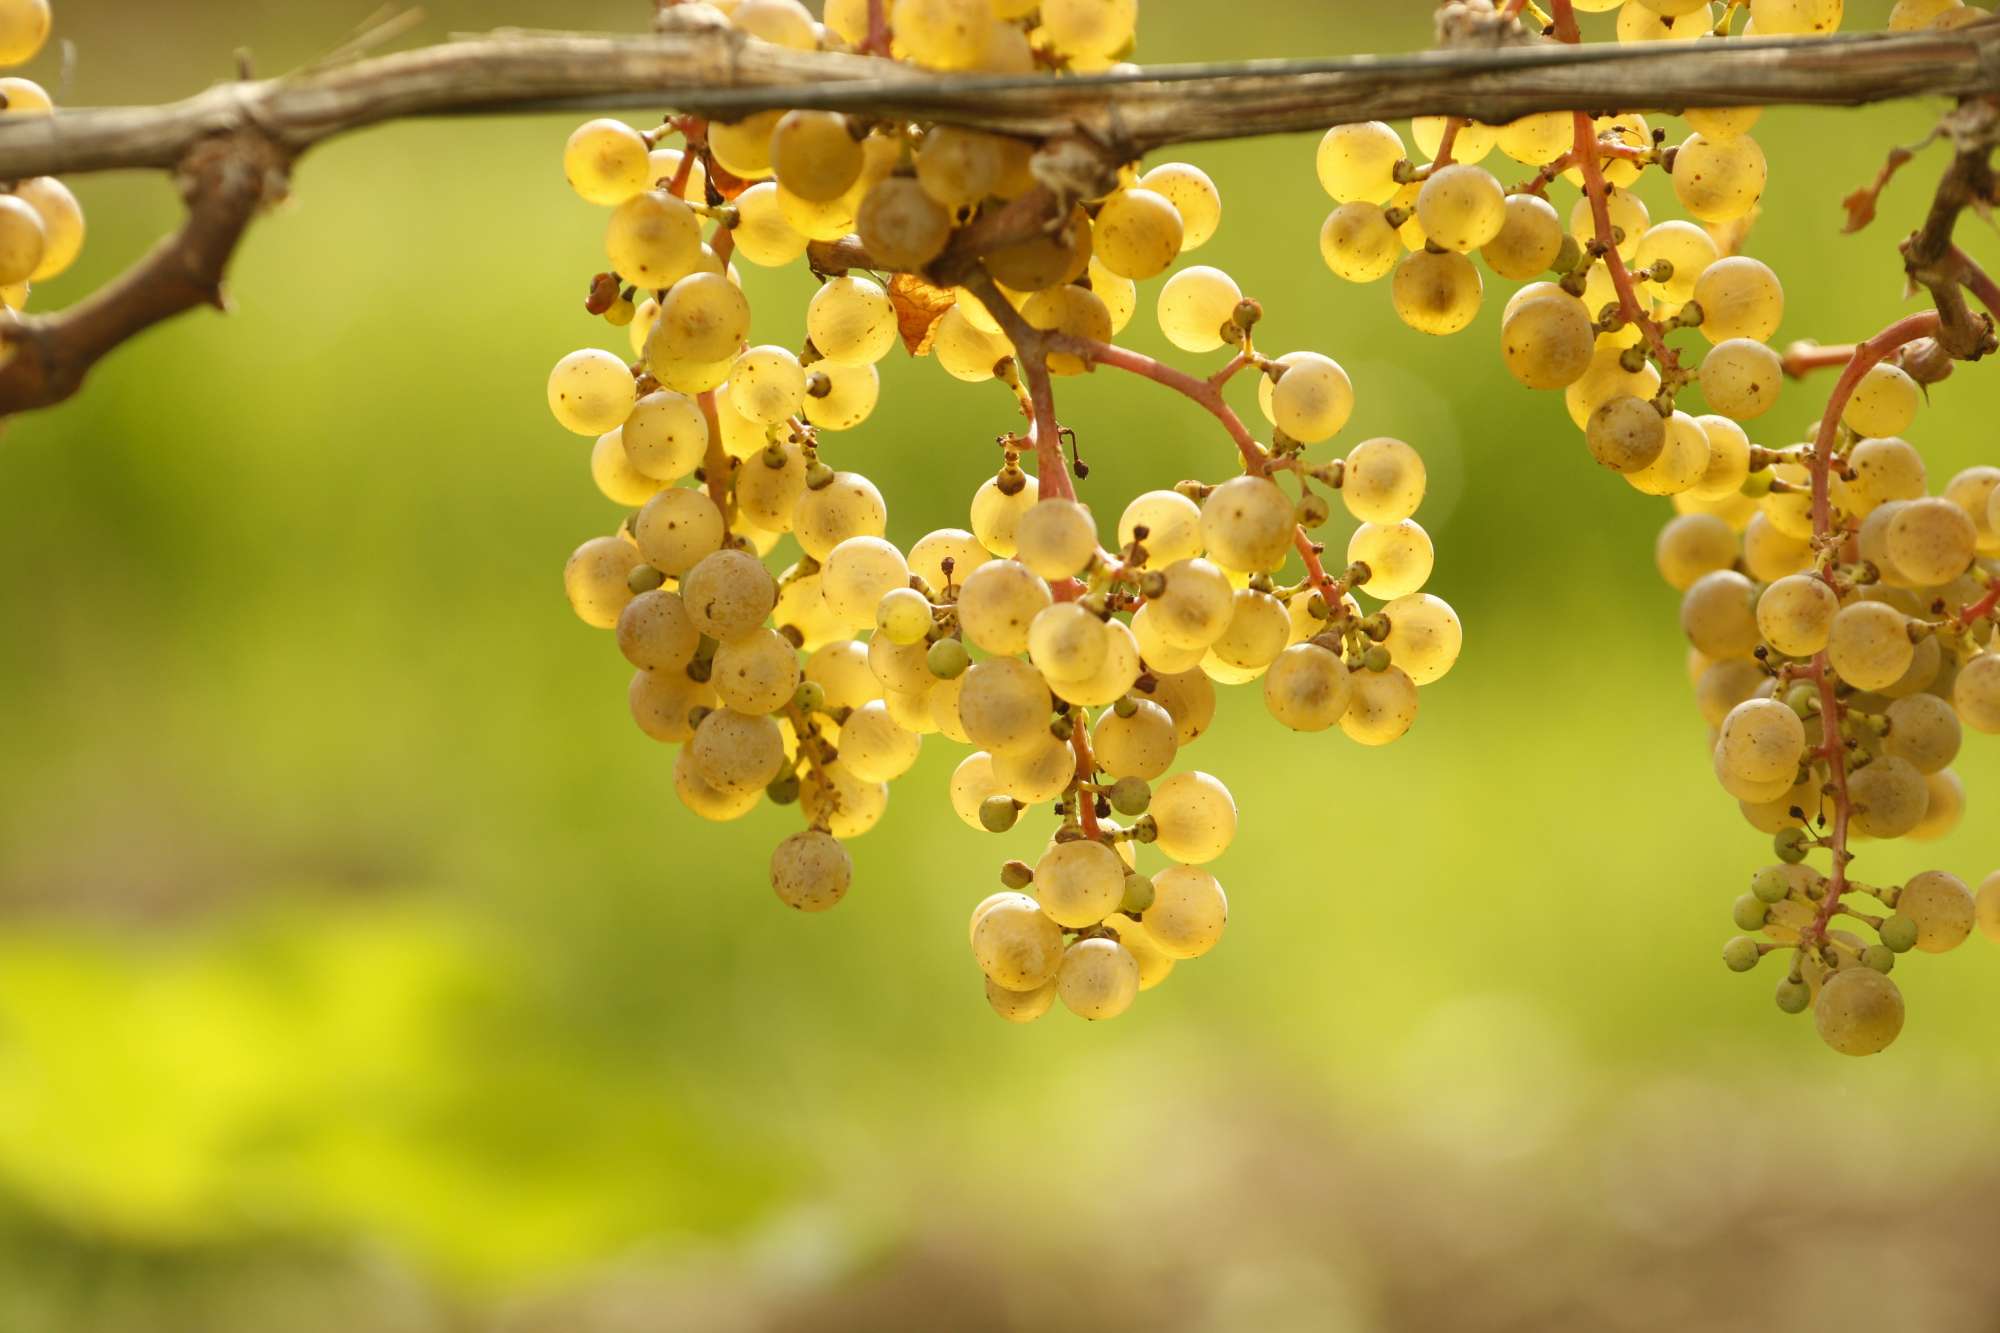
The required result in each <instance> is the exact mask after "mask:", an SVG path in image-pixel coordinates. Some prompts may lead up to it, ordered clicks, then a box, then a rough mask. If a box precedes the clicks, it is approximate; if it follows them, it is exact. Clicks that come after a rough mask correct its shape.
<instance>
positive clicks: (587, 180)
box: [0, 28, 652, 205]
mask: <svg viewBox="0 0 2000 1333" xmlns="http://www.w3.org/2000/svg"><path fill="white" fill-rule="evenodd" d="M5 37H6V32H5V30H4V28H0V43H4V41H5ZM649 151H650V150H648V149H647V147H646V141H645V139H644V138H642V137H641V136H640V134H639V131H637V130H635V129H633V128H632V127H631V126H630V125H627V124H625V123H624V122H623V121H617V120H610V119H599V120H589V121H585V122H584V123H583V124H581V125H579V126H577V127H576V129H575V130H573V131H571V133H570V136H569V142H567V143H565V144H564V145H563V177H564V179H566V180H568V181H569V184H570V188H571V189H573V190H575V191H576V192H577V195H578V196H579V197H580V198H582V199H583V200H584V201H585V202H586V203H592V204H605V205H616V204H622V203H624V202H625V201H626V200H627V199H630V198H631V197H632V196H633V195H635V194H638V193H639V192H640V191H642V190H644V189H645V188H646V187H647V186H648V185H650V184H651V183H652V172H651V170H650V168H651V161H650V157H649Z"/></svg>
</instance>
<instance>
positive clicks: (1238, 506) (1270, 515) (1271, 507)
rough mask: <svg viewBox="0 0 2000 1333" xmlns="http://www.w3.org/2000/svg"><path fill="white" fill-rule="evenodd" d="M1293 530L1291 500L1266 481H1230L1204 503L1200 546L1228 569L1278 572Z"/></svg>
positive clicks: (1273, 483)
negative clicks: (1202, 545) (1201, 543)
mask: <svg viewBox="0 0 2000 1333" xmlns="http://www.w3.org/2000/svg"><path fill="white" fill-rule="evenodd" d="M1295 530H1296V528H1295V523H1294V518H1293V508H1292V502H1291V500H1290V499H1288V498H1287V497H1286V495H1285V493H1284V492H1283V491H1282V490H1280V489H1278V485H1277V483H1276V482H1274V481H1272V480H1271V479H1270V478H1268V477H1251V476H1243V477H1232V478H1230V479H1229V480H1228V481H1225V482H1223V483H1222V485H1220V486H1217V487H1216V488H1215V489H1214V490H1213V491H1211V492H1209V495H1208V498H1207V499H1206V500H1205V501H1203V502H1202V506H1201V536H1202V542H1203V544H1204V545H1205V546H1206V547H1207V548H1208V553H1209V556H1210V557H1211V558H1212V559H1213V560H1214V561H1215V563H1216V564H1218V565H1221V566H1223V567H1224V568H1226V569H1235V570H1241V571H1243V572H1245V573H1257V572H1260V571H1269V570H1276V569H1278V568H1280V567H1281V566H1283V564H1284V563H1285V559H1286V557H1287V556H1288V555H1289V554H1290V553H1291V549H1292V538H1293V533H1294V532H1295ZM1412 591H1414V590H1412Z"/></svg>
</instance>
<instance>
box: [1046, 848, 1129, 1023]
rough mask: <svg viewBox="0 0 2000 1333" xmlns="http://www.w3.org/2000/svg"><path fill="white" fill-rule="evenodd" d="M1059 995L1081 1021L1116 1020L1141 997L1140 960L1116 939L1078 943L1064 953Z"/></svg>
mask: <svg viewBox="0 0 2000 1333" xmlns="http://www.w3.org/2000/svg"><path fill="white" fill-rule="evenodd" d="M1071 845H1072V846H1075V845H1078V844H1071ZM1114 859H1115V858H1114ZM1056 993H1057V994H1058V995H1060V996H1061V997H1062V1002H1063V1005H1064V1007H1066V1008H1067V1009H1068V1010H1069V1011H1070V1012H1071V1013H1073V1014H1075V1015H1076V1016H1077V1017H1079V1018H1091V1019H1096V1018H1116V1017H1117V1016H1118V1015H1120V1014H1122V1013H1124V1012H1125V1011H1126V1010H1127V1009H1129V1008H1131V1007H1132V1001H1133V999H1134V998H1135V997H1136V996H1137V995H1138V994H1139V962H1138V959H1136V958H1134V957H1133V956H1132V954H1131V953H1130V952H1129V951H1128V950H1127V949H1126V948H1125V946H1124V945H1122V944H1120V943H1118V942H1117V941H1115V940H1108V939H1102V938H1094V939H1087V940H1078V941H1077V942H1076V943H1075V944H1072V945H1070V946H1069V948H1068V949H1067V950H1066V951H1065V952H1064V953H1063V960H1062V967H1061V969H1060V971H1058V973H1057V974H1056Z"/></svg>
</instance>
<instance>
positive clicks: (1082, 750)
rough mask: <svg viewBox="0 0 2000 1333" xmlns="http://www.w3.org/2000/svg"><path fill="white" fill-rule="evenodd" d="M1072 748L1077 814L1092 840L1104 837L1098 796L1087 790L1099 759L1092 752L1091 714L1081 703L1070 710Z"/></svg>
mask: <svg viewBox="0 0 2000 1333" xmlns="http://www.w3.org/2000/svg"><path fill="white" fill-rule="evenodd" d="M1070 721H1071V722H1072V723H1073V724H1074V725H1072V726H1071V727H1070V732H1069V743H1070V748H1071V749H1073V750H1075V751H1076V797H1075V800H1076V816H1077V819H1078V821H1079V822H1081V823H1082V825H1083V832H1084V835H1085V836H1086V837H1088V838H1089V839H1090V840H1091V841H1093V842H1096V841H1099V840H1101V839H1102V837H1103V832H1102V830H1101V829H1100V827H1099V825H1098V823H1097V798H1096V797H1095V796H1093V795H1091V794H1090V792H1088V791H1086V790H1085V787H1086V786H1087V785H1088V784H1089V782H1090V780H1091V779H1092V778H1094V777H1096V776H1097V759H1096V757H1095V756H1094V755H1092V754H1091V752H1090V714H1089V713H1088V712H1087V711H1085V709H1084V708H1083V707H1082V706H1081V705H1076V706H1073V707H1072V708H1071V710H1070Z"/></svg>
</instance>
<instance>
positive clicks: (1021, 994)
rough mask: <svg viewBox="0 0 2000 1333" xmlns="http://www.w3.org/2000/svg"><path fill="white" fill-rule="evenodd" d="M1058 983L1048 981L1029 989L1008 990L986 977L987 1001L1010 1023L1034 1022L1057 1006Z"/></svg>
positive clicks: (994, 1010)
mask: <svg viewBox="0 0 2000 1333" xmlns="http://www.w3.org/2000/svg"><path fill="white" fill-rule="evenodd" d="M1055 1002H1056V983H1055V982H1053V981H1050V982H1046V983H1044V984H1043V985H1040V986H1037V987H1036V988H1035V989H1033V990H1029V991H1014V990H1008V989H1007V988H1006V987H1005V986H1002V985H1000V984H999V983H998V982H996V981H994V980H993V978H991V977H987V978H986V1003H987V1004H988V1005H989V1006H991V1007H992V1010H993V1012H994V1013H996V1014H998V1015H1000V1017H1002V1018H1004V1019H1006V1020H1007V1021H1008V1022H1009V1023H1032V1022H1034V1021H1035V1020H1036V1019H1038V1018H1040V1017H1041V1016H1042V1015H1043V1014H1046V1013H1047V1012H1048V1011H1049V1010H1050V1009H1052V1008H1054V1007H1055Z"/></svg>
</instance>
